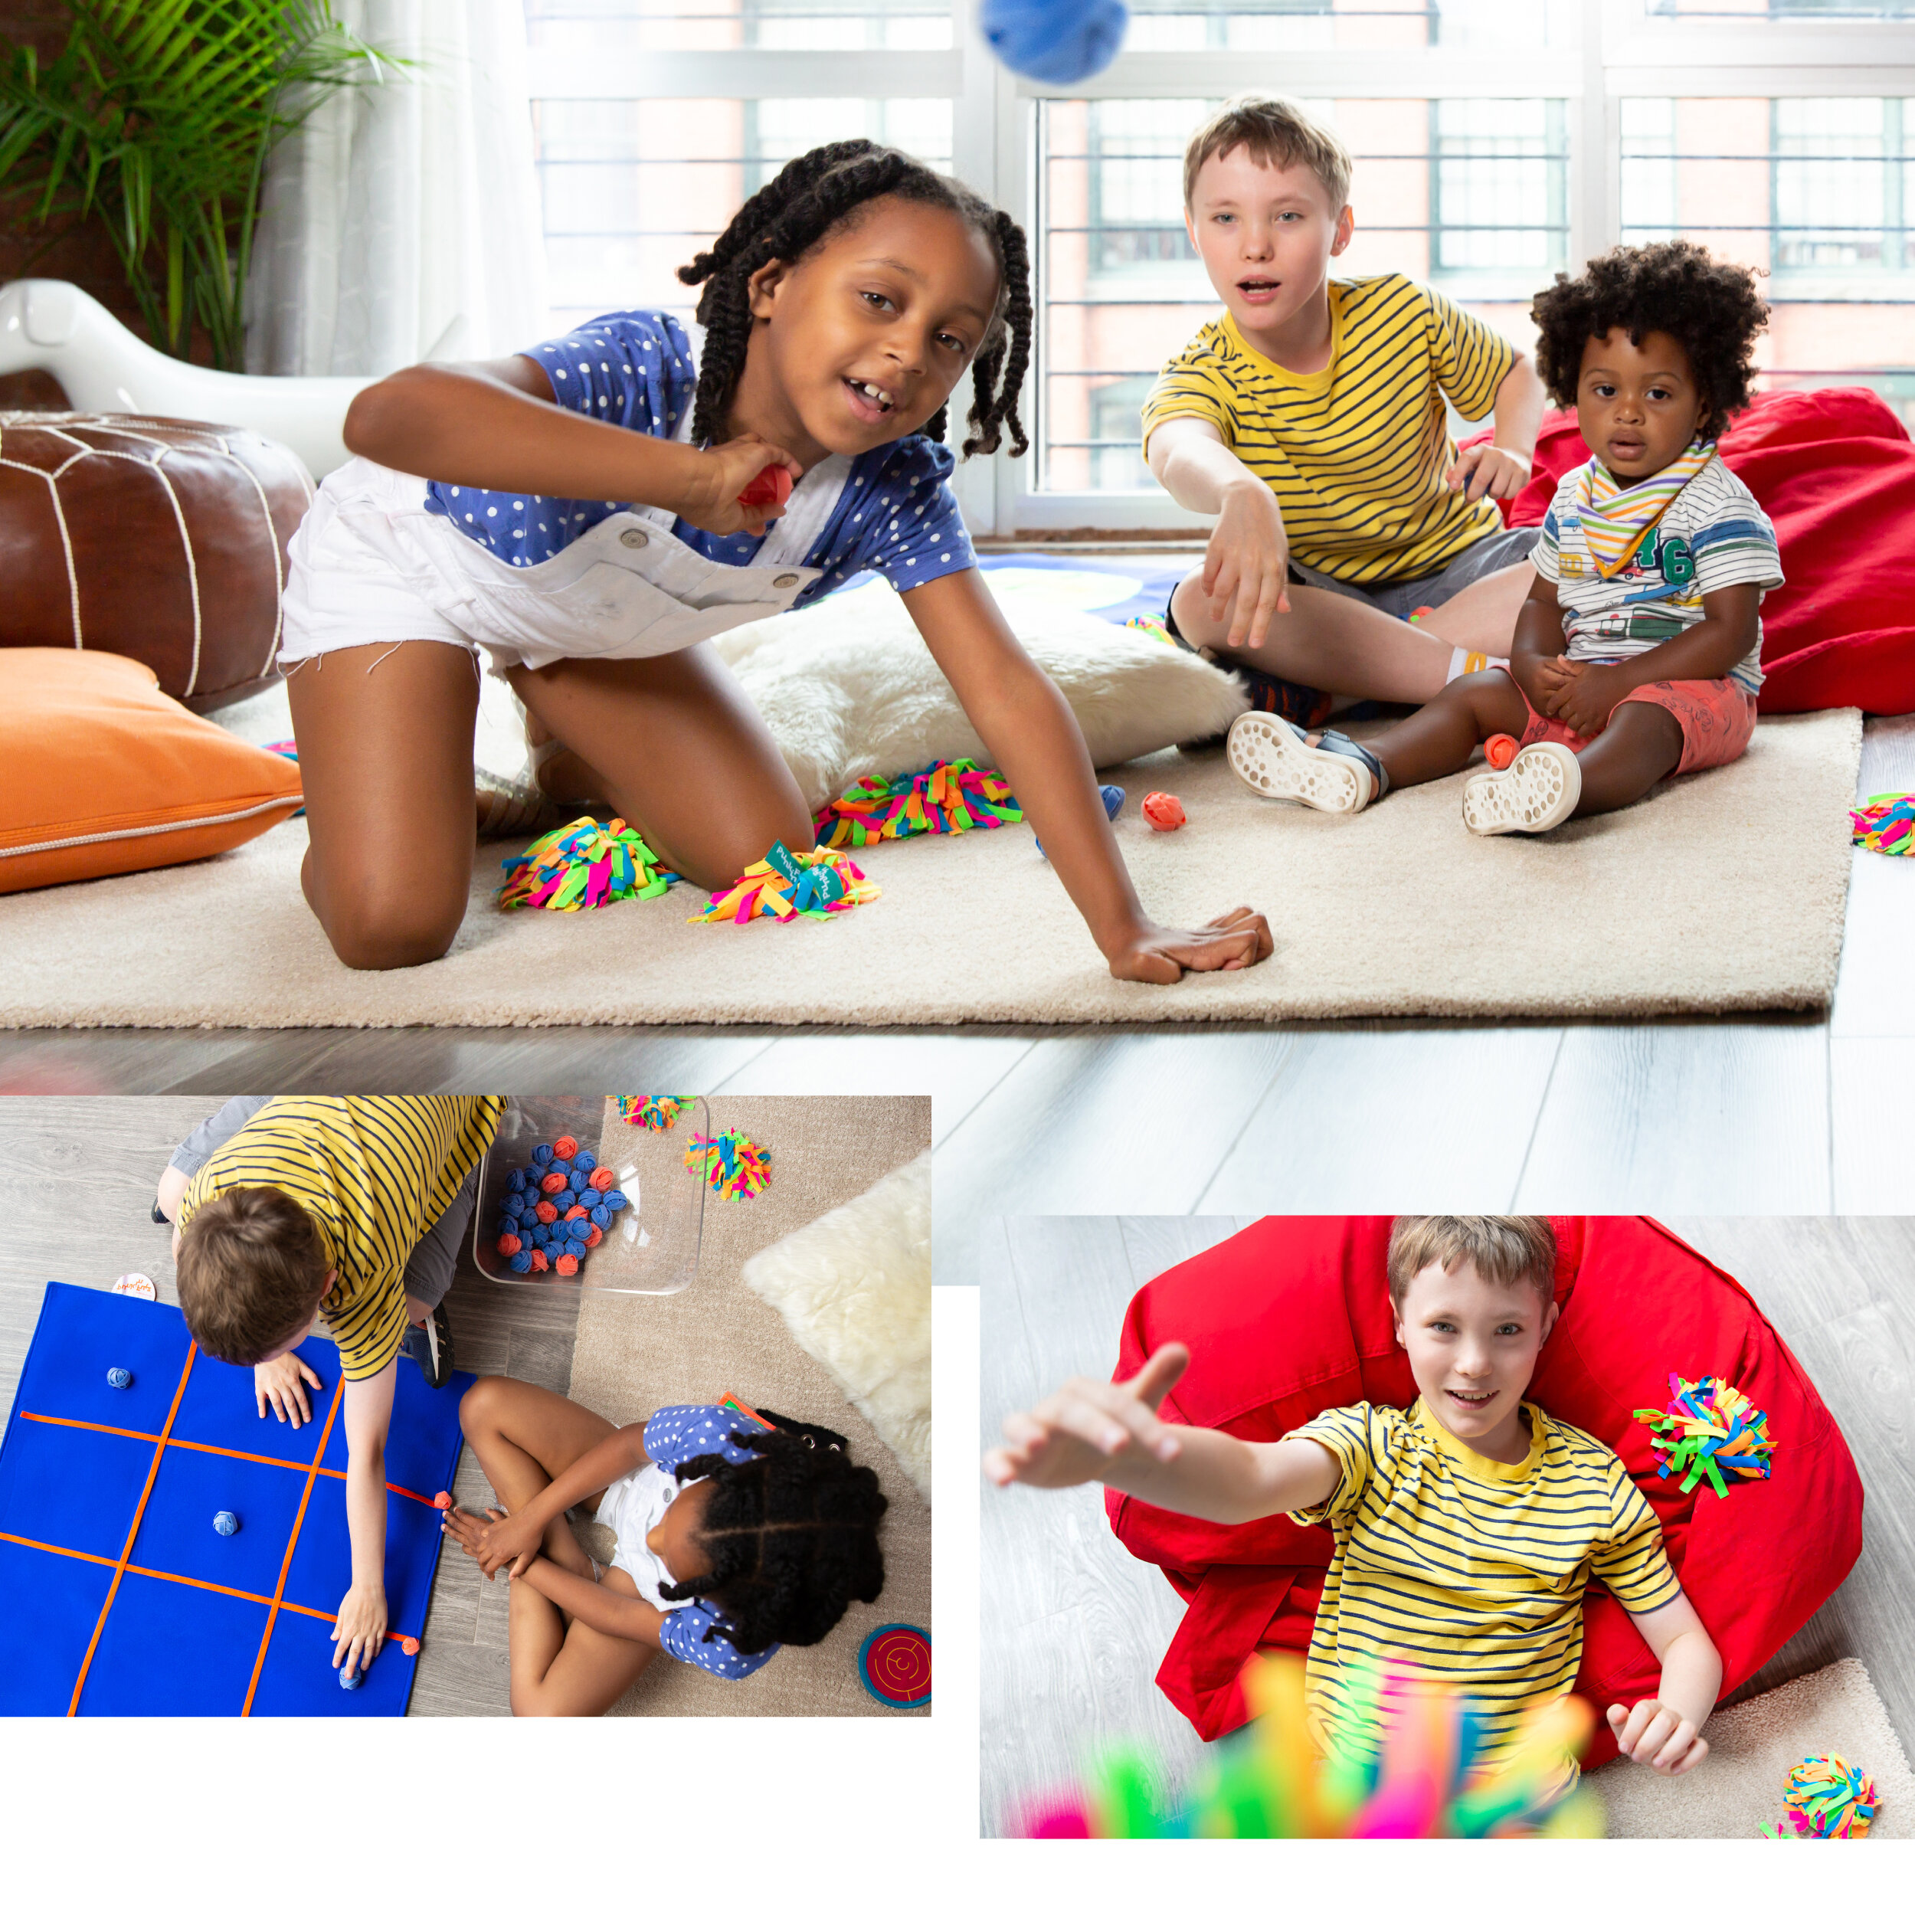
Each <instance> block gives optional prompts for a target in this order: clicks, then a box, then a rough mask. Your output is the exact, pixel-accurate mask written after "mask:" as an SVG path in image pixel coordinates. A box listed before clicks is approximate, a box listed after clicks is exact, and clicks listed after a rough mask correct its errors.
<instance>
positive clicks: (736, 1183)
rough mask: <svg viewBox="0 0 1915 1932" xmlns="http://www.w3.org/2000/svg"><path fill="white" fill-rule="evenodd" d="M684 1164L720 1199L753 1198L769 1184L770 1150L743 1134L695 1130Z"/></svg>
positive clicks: (686, 1151)
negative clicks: (699, 1132)
mask: <svg viewBox="0 0 1915 1932" xmlns="http://www.w3.org/2000/svg"><path fill="white" fill-rule="evenodd" d="M685 1165H686V1167H687V1168H688V1169H689V1171H691V1172H692V1173H693V1174H703V1175H704V1177H705V1184H706V1185H707V1186H708V1187H710V1189H711V1190H712V1193H713V1194H716V1195H717V1196H718V1197H719V1199H720V1200H756V1199H757V1198H758V1196H759V1195H760V1194H762V1193H763V1192H764V1190H765V1189H766V1188H767V1187H770V1186H771V1150H770V1149H769V1148H762V1147H760V1146H759V1145H758V1142H757V1141H748V1140H747V1139H746V1138H745V1136H744V1135H742V1134H714V1135H711V1136H710V1137H709V1138H707V1137H706V1136H705V1135H702V1134H694V1135H692V1141H691V1144H690V1145H689V1147H687V1148H686V1150H685Z"/></svg>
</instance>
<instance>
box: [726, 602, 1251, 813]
mask: <svg viewBox="0 0 1915 1932" xmlns="http://www.w3.org/2000/svg"><path fill="white" fill-rule="evenodd" d="M985 581H986V582H987V583H988V582H989V581H990V579H989V578H988V576H987V578H986V579H985ZM997 603H998V606H999V607H1000V609H1001V610H1002V611H1003V614H1004V617H1005V620H1006V621H1007V623H1008V624H1010V627H1011V629H1012V630H1013V631H1014V632H1015V633H1016V635H1017V637H1018V638H1019V639H1020V640H1021V641H1022V643H1023V646H1024V648H1025V649H1026V650H1028V651H1029V652H1030V654H1031V656H1032V657H1033V658H1035V659H1036V661H1037V662H1038V663H1039V664H1040V665H1042V666H1043V668H1044V669H1045V670H1046V671H1048V672H1049V673H1050V675H1051V676H1052V678H1053V679H1056V683H1057V686H1058V688H1059V689H1060V690H1061V691H1062V693H1063V694H1064V696H1065V699H1066V702H1068V703H1069V706H1070V708H1071V709H1072V711H1073V712H1075V714H1076V716H1077V722H1078V724H1079V727H1080V728H1081V729H1082V732H1083V733H1084V737H1085V742H1087V743H1088V745H1089V746H1090V749H1091V761H1092V763H1093V764H1094V765H1098V766H1099V767H1102V766H1105V765H1121V764H1122V763H1123V762H1124V760H1125V759H1126V758H1138V757H1141V756H1142V755H1143V754H1144V752H1155V751H1160V750H1161V749H1162V748H1164V746H1165V745H1177V744H1182V743H1183V742H1187V740H1189V739H1191V738H1208V737H1210V736H1212V735H1214V734H1215V733H1216V732H1221V731H1224V730H1226V729H1228V728H1229V724H1230V721H1231V720H1232V719H1233V718H1235V717H1236V715H1237V714H1238V713H1239V712H1241V711H1244V710H1246V709H1249V699H1248V698H1247V697H1246V696H1245V694H1244V692H1243V689H1242V686H1241V685H1240V684H1239V683H1238V681H1237V680H1236V679H1235V678H1234V677H1232V676H1230V675H1229V673H1226V672H1223V671H1220V670H1217V669H1216V666H1214V665H1211V664H1206V663H1205V662H1204V661H1203V660H1202V659H1201V658H1200V657H1195V656H1193V654H1192V653H1190V652H1189V651H1185V650H1177V648H1176V647H1174V646H1167V645H1164V644H1160V643H1158V642H1157V640H1156V639H1154V638H1153V637H1148V636H1147V635H1146V634H1144V632H1143V631H1141V630H1127V629H1125V628H1124V627H1123V626H1122V625H1121V624H1111V623H1109V622H1108V621H1106V620H1105V619H1104V618H1102V617H1092V616H1091V615H1089V614H1088V613H1086V612H1084V611H1072V610H1069V609H1066V608H1064V607H1061V606H1059V605H1058V604H1052V603H1049V602H1046V601H1042V600H1040V599H1038V598H1033V597H1031V596H1030V595H1029V594H1023V593H1020V592H1018V591H1010V590H1007V591H1001V592H999V593H997ZM712 642H713V644H714V646H715V648H716V649H717V650H719V653H721V654H722V656H723V657H724V658H725V660H726V662H727V663H729V664H730V665H731V666H732V669H733V670H735V672H736V673H738V676H739V678H740V679H741V681H742V682H743V683H744V686H745V689H746V691H747V692H748V693H750V695H751V702H753V703H754V704H755V705H756V706H758V709H759V711H760V712H761V713H762V714H763V715H764V721H765V722H766V723H767V724H768V725H769V726H770V727H771V735H772V736H773V737H774V738H775V739H777V745H778V748H779V750H780V751H781V752H783V753H784V758H785V762H786V763H787V765H790V766H791V770H792V773H793V774H794V776H795V777H796V778H797V781H798V784H799V785H800V788H802V790H803V791H804V795H805V799H806V801H807V804H809V805H810V807H811V809H812V810H813V811H816V810H817V809H818V808H819V807H820V806H822V805H823V804H825V803H826V802H827V801H829V800H830V799H833V798H836V797H839V796H840V794H842V793H843V791H844V790H845V788H846V786H848V785H849V784H853V782H854V781H856V780H857V779H859V778H863V777H864V776H865V775H866V773H868V772H874V771H875V772H882V774H884V775H885V777H886V778H895V777H896V776H897V775H898V774H899V773H900V772H905V771H915V770H917V769H918V768H919V767H920V766H922V765H928V764H929V763H930V762H931V761H932V759H934V758H975V759H977V761H979V762H980V764H988V763H989V762H990V760H989V757H988V755H987V752H985V749H984V744H983V742H982V741H981V740H980V738H978V735H977V732H975V731H974V730H973V729H971V721H970V720H969V719H967V718H966V717H965V715H964V711H963V709H962V708H961V706H959V704H958V699H957V697H956V696H955V695H954V693H953V692H952V690H951V686H950V685H949V684H948V683H946V682H945V680H944V673H942V672H941V671H940V670H938V666H937V665H936V664H935V663H934V662H933V660H932V659H931V653H930V652H929V651H928V650H926V649H925V644H924V640H923V639H921V637H919V636H918V632H917V629H916V627H915V625H913V624H912V621H911V618H910V616H909V614H908V613H907V612H906V611H905V607H904V601H903V599H902V598H900V597H899V595H898V594H897V593H896V592H895V591H893V590H892V588H890V586H889V585H886V584H881V583H874V584H869V585H863V586H862V587H860V588H859V589H857V590H855V591H845V592H842V593H840V594H839V595H837V596H836V597H830V598H824V599H823V601H821V602H819V603H817V604H811V605H810V606H808V607H807V608H806V609H804V610H802V611H793V612H791V614H789V615H787V616H785V617H771V618H768V619H766V620H765V621H764V622H763V623H761V624H743V625H741V626H740V627H738V629H737V630H728V631H726V632H725V633H723V634H721V635H720V636H719V637H716V638H715V639H713V640H712Z"/></svg>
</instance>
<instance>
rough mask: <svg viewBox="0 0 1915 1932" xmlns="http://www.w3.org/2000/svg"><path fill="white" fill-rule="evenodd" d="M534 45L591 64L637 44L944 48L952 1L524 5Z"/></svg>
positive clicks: (652, 0)
mask: <svg viewBox="0 0 1915 1932" xmlns="http://www.w3.org/2000/svg"><path fill="white" fill-rule="evenodd" d="M525 25H526V28H527V31H528V33H529V36H530V38H531V41H532V44H533V45H534V46H535V47H556V48H558V49H560V50H561V51H565V52H568V53H575V54H578V55H579V56H580V57H581V58H584V59H590V58H591V57H592V56H593V55H594V54H603V53H605V52H607V51H630V49H632V48H634V47H643V48H648V49H650V50H653V51H657V52H662V53H692V52H699V53H702V52H708V51H713V50H722V49H724V48H726V47H810V48H816V49H823V48H828V47H949V46H950V45H951V0H525Z"/></svg>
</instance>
